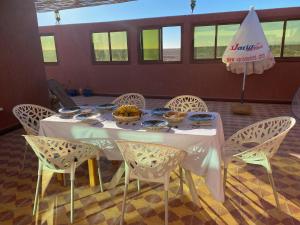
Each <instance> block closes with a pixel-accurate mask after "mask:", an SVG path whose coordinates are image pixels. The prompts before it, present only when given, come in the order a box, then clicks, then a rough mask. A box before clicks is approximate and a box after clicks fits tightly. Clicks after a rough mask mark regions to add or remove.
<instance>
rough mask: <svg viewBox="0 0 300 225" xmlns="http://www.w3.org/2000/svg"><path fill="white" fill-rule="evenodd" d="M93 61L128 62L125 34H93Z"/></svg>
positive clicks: (121, 32) (120, 32)
mask: <svg viewBox="0 0 300 225" xmlns="http://www.w3.org/2000/svg"><path fill="white" fill-rule="evenodd" d="M92 41H93V47H94V55H95V61H97V62H110V61H116V62H118V61H119V62H122V61H128V46H127V32H126V31H118V32H110V33H109V32H101V33H93V34H92Z"/></svg>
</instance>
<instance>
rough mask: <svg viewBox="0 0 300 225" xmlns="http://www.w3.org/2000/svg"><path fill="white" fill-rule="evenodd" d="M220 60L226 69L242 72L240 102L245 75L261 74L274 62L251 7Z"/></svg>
mask: <svg viewBox="0 0 300 225" xmlns="http://www.w3.org/2000/svg"><path fill="white" fill-rule="evenodd" d="M222 61H223V62H224V63H226V67H227V70H228V71H231V72H233V73H236V74H242V73H243V74H244V79H243V85H242V96H241V101H242V102H243V98H244V89H245V79H246V75H249V74H262V73H263V72H264V71H265V70H267V69H270V68H271V67H272V66H273V65H274V64H275V60H274V56H273V55H272V52H271V50H270V47H269V45H268V42H267V39H266V37H265V34H264V32H263V29H262V26H261V24H260V22H259V19H258V16H257V14H256V12H255V10H254V8H253V7H251V9H250V11H249V13H248V15H247V16H246V18H245V19H244V21H243V22H242V24H241V26H240V28H239V29H238V31H237V33H236V34H235V35H234V37H233V39H232V41H231V42H230V43H229V45H228V46H227V48H226V50H225V52H224V54H223V57H222Z"/></svg>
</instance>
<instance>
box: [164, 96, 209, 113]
mask: <svg viewBox="0 0 300 225" xmlns="http://www.w3.org/2000/svg"><path fill="white" fill-rule="evenodd" d="M165 107H166V108H169V109H171V110H173V111H175V112H207V111H208V108H207V105H206V104H205V102H204V101H203V100H202V99H201V98H199V97H196V96H193V95H180V96H177V97H175V98H173V99H171V100H170V101H169V102H168V103H167V104H166V105H165Z"/></svg>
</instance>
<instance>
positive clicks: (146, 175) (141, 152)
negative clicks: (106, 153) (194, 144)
mask: <svg viewBox="0 0 300 225" xmlns="http://www.w3.org/2000/svg"><path fill="white" fill-rule="evenodd" d="M116 143H117V145H118V147H119V149H120V151H121V153H122V155H123V158H124V160H125V162H126V163H127V165H128V167H129V169H130V170H131V172H133V173H134V175H135V176H137V177H139V178H140V179H146V180H151V179H158V178H161V177H163V176H165V175H166V174H168V173H170V172H171V171H172V170H174V169H175V168H176V166H177V165H179V164H180V162H181V161H182V160H183V158H184V157H185V155H186V152H184V151H182V150H180V149H177V148H173V147H170V146H165V145H160V144H150V143H143V142H132V141H116Z"/></svg>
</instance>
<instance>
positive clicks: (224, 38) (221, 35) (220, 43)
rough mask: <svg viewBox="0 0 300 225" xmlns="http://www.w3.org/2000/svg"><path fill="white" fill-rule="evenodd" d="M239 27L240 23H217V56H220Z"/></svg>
mask: <svg viewBox="0 0 300 225" xmlns="http://www.w3.org/2000/svg"><path fill="white" fill-rule="evenodd" d="M239 27H240V24H228V25H218V39H217V58H222V56H223V53H224V51H225V49H226V48H227V46H228V44H229V43H230V42H231V40H232V38H233V36H234V35H235V34H236V32H237V30H238V29H239Z"/></svg>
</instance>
